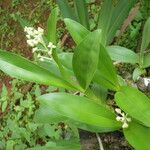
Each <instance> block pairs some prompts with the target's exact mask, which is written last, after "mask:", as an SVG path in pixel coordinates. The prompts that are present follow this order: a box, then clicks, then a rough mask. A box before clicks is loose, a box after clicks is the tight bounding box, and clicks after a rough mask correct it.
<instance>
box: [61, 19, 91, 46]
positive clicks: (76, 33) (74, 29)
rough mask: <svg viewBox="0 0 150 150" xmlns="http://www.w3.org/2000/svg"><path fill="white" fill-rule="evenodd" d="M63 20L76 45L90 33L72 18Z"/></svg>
mask: <svg viewBox="0 0 150 150" xmlns="http://www.w3.org/2000/svg"><path fill="white" fill-rule="evenodd" d="M64 21H65V24H66V27H67V30H68V31H69V33H70V34H71V36H72V38H73V40H74V41H75V43H76V44H77V45H78V44H80V43H81V41H82V40H83V39H84V38H85V37H86V36H87V35H88V34H89V33H90V31H88V30H87V29H86V28H85V27H84V26H82V25H81V24H80V23H78V22H76V21H74V20H71V19H69V18H66V19H64Z"/></svg>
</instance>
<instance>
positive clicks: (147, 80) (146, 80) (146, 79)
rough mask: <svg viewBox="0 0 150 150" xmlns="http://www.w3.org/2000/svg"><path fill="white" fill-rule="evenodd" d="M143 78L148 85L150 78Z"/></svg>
mask: <svg viewBox="0 0 150 150" xmlns="http://www.w3.org/2000/svg"><path fill="white" fill-rule="evenodd" d="M143 80H144V84H145V86H148V84H149V83H150V79H149V78H143Z"/></svg>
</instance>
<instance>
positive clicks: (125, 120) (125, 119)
mask: <svg viewBox="0 0 150 150" xmlns="http://www.w3.org/2000/svg"><path fill="white" fill-rule="evenodd" d="M115 111H116V113H117V114H118V116H117V117H116V120H117V121H120V122H122V123H123V125H122V128H128V127H129V125H128V123H129V122H131V118H129V117H128V114H125V113H124V112H121V109H119V108H116V109H115Z"/></svg>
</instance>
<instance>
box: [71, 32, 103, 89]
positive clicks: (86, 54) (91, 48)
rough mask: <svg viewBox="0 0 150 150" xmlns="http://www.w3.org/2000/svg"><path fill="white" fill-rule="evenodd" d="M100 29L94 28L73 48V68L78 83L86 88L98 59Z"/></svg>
mask: <svg viewBox="0 0 150 150" xmlns="http://www.w3.org/2000/svg"><path fill="white" fill-rule="evenodd" d="M100 38H101V30H96V31H94V32H91V33H90V34H88V36H87V37H86V38H85V39H84V40H83V41H82V42H81V43H80V44H79V45H78V46H77V47H76V48H75V52H74V56H73V70H74V73H75V76H76V78H77V80H78V81H79V83H80V85H81V86H82V87H83V88H84V89H86V88H87V87H88V86H89V84H90V82H91V81H92V79H93V76H94V74H95V72H96V69H97V65H98V61H99V50H100V43H99V39H100Z"/></svg>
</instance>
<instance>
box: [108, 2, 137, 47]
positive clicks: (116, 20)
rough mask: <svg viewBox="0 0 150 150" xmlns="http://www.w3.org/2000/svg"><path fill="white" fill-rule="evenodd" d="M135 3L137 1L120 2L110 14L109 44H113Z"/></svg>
mask: <svg viewBox="0 0 150 150" xmlns="http://www.w3.org/2000/svg"><path fill="white" fill-rule="evenodd" d="M135 3H136V0H119V2H118V3H117V4H116V6H115V8H114V9H113V12H111V11H109V12H108V13H112V17H111V21H110V26H109V30H108V33H107V44H110V43H111V42H112V40H113V37H114V36H115V34H116V32H117V30H118V29H119V28H120V26H121V25H122V23H123V21H124V20H125V18H126V17H127V16H128V14H129V11H130V10H131V8H132V7H133V6H134V4H135Z"/></svg>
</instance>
